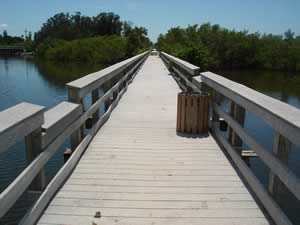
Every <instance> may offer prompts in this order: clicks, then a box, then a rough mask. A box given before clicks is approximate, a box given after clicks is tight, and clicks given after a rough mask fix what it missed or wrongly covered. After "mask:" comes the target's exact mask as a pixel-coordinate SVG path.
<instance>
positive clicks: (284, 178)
mask: <svg viewBox="0 0 300 225" xmlns="http://www.w3.org/2000/svg"><path fill="white" fill-rule="evenodd" d="M160 55H161V56H162V59H163V60H164V61H165V63H166V64H167V65H171V66H170V67H169V69H170V71H171V72H172V74H173V76H176V77H180V82H182V83H183V84H181V85H180V87H181V88H182V89H183V90H184V91H192V90H194V89H195V86H196V87H197V88H198V90H199V91H201V90H202V91H203V90H205V91H210V92H211V93H212V98H211V104H210V107H211V110H210V111H211V114H212V115H211V131H212V133H213V134H214V135H215V137H216V139H217V140H218V141H219V143H220V144H221V145H222V146H223V148H224V149H225V151H226V152H227V153H228V155H229V156H230V157H231V158H232V160H233V162H234V164H235V165H236V166H237V168H238V169H239V171H240V172H241V174H242V175H243V177H244V178H245V179H246V181H247V183H248V185H249V187H250V188H251V189H252V190H253V191H254V193H255V194H256V196H257V197H258V199H259V200H260V202H261V203H262V205H263V206H264V208H265V209H266V210H267V212H268V213H269V215H270V216H271V218H272V219H273V220H274V221H275V222H276V223H277V224H280V225H282V224H292V223H291V221H290V220H289V218H288V217H287V216H286V215H285V214H284V213H283V211H282V210H281V209H280V207H279V206H278V204H277V203H276V201H275V200H274V196H276V193H277V192H278V190H279V189H280V188H281V187H283V186H285V187H286V188H287V189H288V190H289V191H290V192H291V193H292V194H293V195H294V196H295V198H296V199H298V200H300V180H299V178H298V177H297V175H295V174H294V173H293V172H292V171H291V170H290V169H289V168H288V164H287V163H288V154H289V152H290V150H291V145H292V143H294V144H296V145H300V110H299V109H297V108H295V107H292V106H290V105H288V104H286V103H283V102H281V101H278V100H276V99H274V98H271V97H268V96H266V95H264V94H262V93H259V92H257V91H255V90H253V89H251V88H248V87H246V86H244V85H241V84H239V83H236V82H233V81H231V80H228V79H226V78H224V77H222V76H219V75H217V74H214V73H211V72H204V73H200V76H198V77H193V74H195V73H194V72H192V70H193V68H195V66H191V65H190V64H187V63H183V62H182V60H179V59H178V58H176V57H174V56H170V55H168V54H166V53H163V52H162V53H161V54H160ZM170 62H173V63H170ZM178 62H180V63H178ZM174 65H177V66H175V67H176V68H174ZM183 65H184V66H183ZM178 67H181V68H178ZM187 67H188V68H187ZM196 70H197V69H196ZM182 71H186V73H183V72H182ZM183 76H185V78H184V77H183ZM187 80H188V82H187ZM222 98H227V99H229V101H230V104H231V105H230V112H229V113H227V112H225V110H223V108H222V107H221V104H220V103H221V99H222ZM246 111H248V112H251V113H253V114H255V115H256V116H258V117H259V118H261V119H262V120H264V121H265V122H266V123H267V124H269V125H270V126H271V127H272V128H273V129H274V142H273V149H272V150H273V151H272V152H270V151H268V150H267V149H266V148H265V147H263V146H262V145H260V144H258V143H257V142H256V140H255V139H254V138H253V137H251V136H250V135H249V134H248V133H247V131H246V130H245V129H244V127H243V125H244V119H245V112H246ZM220 118H222V119H223V120H224V121H226V123H227V124H228V126H229V130H228V138H226V137H225V136H224V135H223V133H222V132H221V131H220V129H219V127H220V125H219V124H220ZM243 143H245V144H246V145H247V146H248V147H250V148H251V149H252V150H253V151H255V153H256V154H257V156H258V157H259V158H260V159H261V160H262V162H264V164H265V165H266V166H267V167H268V168H269V169H270V174H269V187H268V190H267V189H266V188H264V186H263V185H262V184H261V183H260V181H259V180H258V179H257V178H256V176H255V175H254V174H253V173H252V171H251V170H250V168H249V167H248V166H247V164H246V163H245V161H244V160H243V159H242V157H241V148H242V145H243Z"/></svg>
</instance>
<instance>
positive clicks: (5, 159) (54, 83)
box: [0, 58, 103, 225]
mask: <svg viewBox="0 0 300 225" xmlns="http://www.w3.org/2000/svg"><path fill="white" fill-rule="evenodd" d="M102 67H103V66H101V65H88V64H86V63H84V64H83V63H73V64H57V63H55V64H54V63H51V62H47V63H45V62H34V61H33V60H31V59H23V58H0V111H2V110H3V109H6V108H8V107H11V106H13V105H15V104H17V103H20V102H23V101H25V102H30V103H34V104H38V105H43V106H45V107H46V108H51V107H53V106H55V105H56V104H58V103H60V102H61V101H63V100H66V89H65V83H67V82H69V81H71V80H74V79H76V78H79V77H80V76H82V75H86V74H88V73H91V72H95V71H97V70H99V69H101V68H102ZM67 146H68V140H66V142H65V144H64V145H63V146H62V147H61V148H60V149H59V150H58V151H57V153H56V154H55V155H54V157H53V158H52V160H51V161H50V162H49V163H48V164H47V166H46V174H47V178H48V180H50V179H51V178H52V177H53V176H54V175H55V174H56V172H57V171H58V170H59V168H60V167H61V166H62V165H63V151H64V150H65V148H66V147H67ZM25 157H26V156H25V151H24V142H23V141H21V142H20V143H17V144H16V145H14V146H13V147H12V148H11V149H9V150H8V151H6V152H4V153H1V154H0V192H1V191H2V190H4V189H5V188H6V187H7V186H8V185H9V184H10V183H11V182H12V181H13V180H14V179H15V178H16V177H17V176H18V175H19V174H20V173H21V172H22V170H23V169H24V168H25V166H26V159H25ZM35 197H37V196H36V195H32V194H28V193H27V194H24V195H23V196H22V198H21V199H20V200H19V201H18V202H17V204H16V205H15V207H14V208H13V209H12V210H11V211H10V212H9V213H8V214H7V215H6V216H5V217H4V218H3V219H0V224H5V225H6V224H16V223H17V221H19V219H20V218H21V217H22V216H23V215H24V213H25V212H26V210H27V209H28V208H29V206H30V205H31V203H32V201H33V200H34V199H35Z"/></svg>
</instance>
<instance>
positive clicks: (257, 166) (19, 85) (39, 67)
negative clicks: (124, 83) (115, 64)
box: [0, 58, 300, 224]
mask: <svg viewBox="0 0 300 225" xmlns="http://www.w3.org/2000/svg"><path fill="white" fill-rule="evenodd" d="M101 68H102V66H99V65H87V64H82V63H81V64H80V63H74V64H53V63H49V62H48V63H45V62H43V63H42V62H33V61H32V60H30V59H28V60H26V59H23V58H6V59H5V58H0V110H3V109H6V108H8V107H10V106H13V105H15V104H17V103H20V102H23V101H27V102H30V103H34V104H39V105H43V106H46V107H47V108H50V107H52V106H54V105H56V104H57V103H59V102H61V101H63V100H66V89H65V83H67V82H68V81H71V80H74V79H76V78H78V77H80V76H82V75H85V74H88V73H90V72H94V71H97V70H99V69H101ZM219 74H223V75H224V76H226V77H227V78H229V79H231V80H234V81H237V82H240V83H242V84H245V85H247V86H249V87H251V88H253V89H256V90H258V91H260V92H263V93H265V94H267V95H269V96H272V97H274V98H277V99H279V100H281V101H284V102H286V103H288V104H290V105H293V106H295V107H297V108H300V74H290V73H288V74H285V73H277V72H265V71H222V72H219ZM245 127H246V129H247V131H248V132H249V133H250V134H251V135H252V136H253V137H255V139H256V140H257V141H258V142H260V143H261V144H262V145H264V146H265V147H266V148H268V149H269V150H271V148H272V139H273V130H272V129H271V128H270V127H269V126H268V125H267V124H265V123H264V122H263V121H261V120H260V119H259V118H257V117H255V115H252V114H250V113H247V115H246V121H245ZM67 145H68V141H66V143H65V144H64V145H63V146H62V147H61V148H60V149H59V151H58V152H57V153H56V154H55V156H54V157H53V159H52V160H51V161H50V163H48V165H47V168H46V172H47V177H48V179H49V180H50V179H51V178H52V177H53V175H54V174H55V173H56V172H57V171H58V169H59V168H60V167H61V165H62V164H63V154H62V153H63V151H64V149H65V147H66V146H67ZM245 147H246V146H245ZM25 166H26V161H25V152H24V143H22V142H20V143H18V144H16V145H15V146H13V147H12V148H11V149H9V150H8V151H6V152H5V153H2V154H0V191H2V190H4V188H5V187H7V186H8V185H9V184H10V183H11V182H12V181H13V180H14V178H15V177H16V176H17V175H18V174H19V173H20V172H21V171H22V170H23V169H24V167H25ZM250 167H251V168H252V170H253V172H254V173H255V174H256V176H257V177H258V178H259V179H260V180H261V182H262V183H263V184H265V185H267V182H268V169H267V168H266V167H265V166H264V165H263V163H261V162H260V161H259V160H257V159H251V160H250ZM289 167H290V168H291V170H293V171H294V172H295V173H296V174H297V175H298V176H300V150H299V149H297V147H296V146H293V149H292V152H291V157H290V160H289ZM34 197H35V196H34V195H29V194H25V195H24V196H22V198H21V199H20V201H18V203H17V204H16V206H15V207H14V208H13V210H11V211H10V212H9V213H8V215H7V216H6V217H5V218H4V219H2V220H0V224H16V222H17V221H18V220H19V218H21V217H22V215H23V214H24V213H25V212H26V209H28V207H29V206H30V204H31V203H32V201H33V199H34ZM282 199H284V200H285V201H281V202H280V204H281V206H282V207H284V208H285V211H286V212H287V214H289V216H290V217H291V218H292V219H293V221H294V223H295V224H300V219H299V216H298V215H297V212H299V211H300V205H299V202H298V201H297V200H295V199H294V198H293V197H292V196H291V195H290V194H288V193H287V194H286V195H285V196H284V198H282ZM288 203H289V204H288Z"/></svg>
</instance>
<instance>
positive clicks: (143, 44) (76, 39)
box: [33, 12, 151, 61]
mask: <svg viewBox="0 0 300 225" xmlns="http://www.w3.org/2000/svg"><path fill="white" fill-rule="evenodd" d="M147 35H148V32H147V29H146V28H144V27H137V26H133V25H132V23H130V22H127V21H122V20H121V18H120V16H119V15H117V14H115V13H112V12H110V13H106V12H102V13H99V14H98V15H97V16H93V17H89V16H84V15H81V13H80V12H77V13H75V14H74V15H70V14H69V13H58V14H56V15H54V16H53V17H51V18H49V19H48V20H47V21H46V22H45V23H44V24H43V25H42V27H41V29H40V30H39V31H38V32H36V33H35V34H34V42H33V44H34V48H35V49H36V52H37V55H38V56H40V57H45V58H48V59H53V60H55V59H58V60H92V61H100V60H101V58H106V59H108V57H105V56H104V54H107V55H112V53H114V54H116V53H118V56H116V58H117V59H121V58H124V57H130V56H133V55H135V54H137V53H139V52H140V51H142V50H144V49H147V48H149V47H150V45H151V42H150V40H149V38H148V37H147ZM109 37H111V38H109ZM99 44H101V45H102V46H99ZM108 45H109V46H108ZM110 46H114V47H116V50H115V51H114V50H113V49H112V48H110ZM103 48H104V49H106V50H107V49H111V52H107V51H102V50H101V49H103ZM79 49H80V50H79ZM121 49H122V50H121ZM79 51H81V55H80V52H79ZM99 51H100V52H99ZM101 51H102V52H101ZM68 54H69V56H68ZM89 56H90V57H89ZM112 61H115V60H114V59H112Z"/></svg>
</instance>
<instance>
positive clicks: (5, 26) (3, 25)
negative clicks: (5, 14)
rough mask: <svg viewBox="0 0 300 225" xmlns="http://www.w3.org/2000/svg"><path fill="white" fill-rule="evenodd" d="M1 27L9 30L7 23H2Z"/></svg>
mask: <svg viewBox="0 0 300 225" xmlns="http://www.w3.org/2000/svg"><path fill="white" fill-rule="evenodd" d="M0 27H1V28H7V27H8V25H7V24H6V23H2V24H0Z"/></svg>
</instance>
